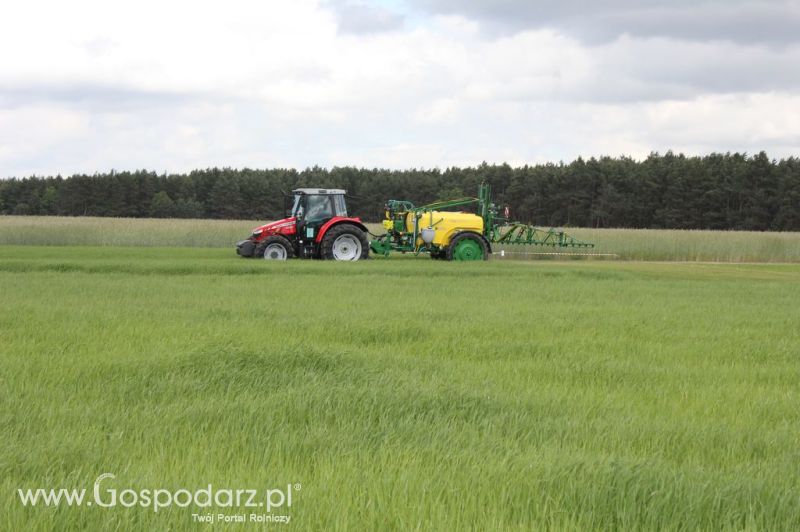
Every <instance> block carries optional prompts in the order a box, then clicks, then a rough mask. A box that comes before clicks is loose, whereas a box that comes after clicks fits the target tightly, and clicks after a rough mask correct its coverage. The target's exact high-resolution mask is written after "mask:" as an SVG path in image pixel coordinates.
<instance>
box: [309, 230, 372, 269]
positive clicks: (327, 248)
mask: <svg viewBox="0 0 800 532" xmlns="http://www.w3.org/2000/svg"><path fill="white" fill-rule="evenodd" d="M320 251H321V254H322V258H323V259H326V260H362V259H366V258H368V257H369V242H367V235H366V234H364V231H362V230H361V229H359V228H358V227H356V226H355V225H353V224H340V225H334V226H333V227H331V228H330V229H328V232H327V233H325V237H324V238H323V239H322V246H321V250H320Z"/></svg>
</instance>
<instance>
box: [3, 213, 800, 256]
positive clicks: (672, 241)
mask: <svg viewBox="0 0 800 532" xmlns="http://www.w3.org/2000/svg"><path fill="white" fill-rule="evenodd" d="M263 223H264V222H263V221H255V220H253V221H247V220H162V219H135V218H90V217H83V218H80V217H79V218H71V217H46V216H2V217H0V245H2V244H11V245H15V244H23V245H24V244H33V245H47V246H67V245H84V246H151V247H172V246H174V247H231V246H233V244H234V242H236V241H237V240H241V239H242V238H245V237H247V236H248V235H249V234H250V231H251V230H252V229H253V228H254V227H257V226H259V225H261V224H263ZM368 225H369V227H370V230H371V231H372V232H373V233H376V234H380V233H383V228H382V227H381V226H380V224H368ZM567 232H568V233H569V234H572V235H574V236H575V237H577V238H579V239H581V240H584V241H587V242H592V243H594V244H595V247H594V248H592V249H574V250H573V249H553V248H543V247H538V246H505V247H500V246H498V247H497V249H496V250H497V251H499V250H500V249H506V250H508V251H512V252H513V253H511V254H509V255H508V256H507V257H506V258H507V259H511V260H514V259H528V258H531V259H536V258H548V257H550V256H549V255H547V254H548V253H553V252H562V253H573V252H574V253H595V254H609V255H612V256H613V257H612V258H617V259H620V260H648V261H711V262H800V233H759V232H753V231H683V230H653V229H581V228H575V229H567Z"/></svg>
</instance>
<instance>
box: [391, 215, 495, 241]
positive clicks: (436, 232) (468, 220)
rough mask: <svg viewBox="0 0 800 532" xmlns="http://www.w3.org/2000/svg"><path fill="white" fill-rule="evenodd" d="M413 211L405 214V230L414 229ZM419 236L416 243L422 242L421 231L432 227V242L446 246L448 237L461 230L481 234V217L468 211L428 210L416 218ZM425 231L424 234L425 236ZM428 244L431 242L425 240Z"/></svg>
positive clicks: (410, 230)
mask: <svg viewBox="0 0 800 532" xmlns="http://www.w3.org/2000/svg"><path fill="white" fill-rule="evenodd" d="M414 220H415V217H414V213H413V212H410V213H408V215H407V216H406V231H408V232H412V231H414ZM417 223H418V224H419V226H418V229H417V231H418V232H419V235H420V236H419V238H418V239H417V244H418V245H421V244H422V243H423V231H425V230H426V229H428V228H431V229H433V240H432V243H433V244H437V245H439V246H447V245H448V244H449V243H450V239H451V238H453V237H454V236H455V235H456V234H457V233H460V232H461V231H472V232H475V233H478V234H483V218H481V217H480V216H478V215H476V214H472V213H469V212H448V211H428V212H425V213H423V214H422V216H421V217H420V218H419V219H418V220H417ZM427 233H428V232H427V231H426V236H427ZM427 243H428V244H430V243H431V242H427Z"/></svg>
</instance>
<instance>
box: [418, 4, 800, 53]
mask: <svg viewBox="0 0 800 532" xmlns="http://www.w3.org/2000/svg"><path fill="white" fill-rule="evenodd" d="M411 1H412V3H413V4H414V5H415V6H417V7H418V8H420V9H423V10H426V11H429V12H431V13H440V14H448V15H462V16H465V17H468V18H471V19H474V20H477V21H480V22H481V24H483V25H484V26H485V27H486V28H488V29H490V30H492V31H495V32H499V33H507V32H517V31H523V30H526V29H536V28H556V29H559V30H562V31H565V32H567V33H569V34H571V35H573V36H576V37H577V38H579V39H581V40H582V41H584V42H590V43H598V42H608V41H611V40H614V39H616V38H617V37H619V36H621V35H632V36H636V37H671V38H676V39H683V40H699V41H706V40H726V41H731V42H736V43H744V44H751V43H768V44H776V45H784V44H788V43H797V42H800V34H799V33H798V31H797V28H798V27H800V4H798V3H797V2H796V1H792V0H789V1H787V0H761V1H758V2H756V1H752V0H700V1H691V0H671V1H667V0H596V1H593V2H586V1H584V0H539V1H531V0H411Z"/></svg>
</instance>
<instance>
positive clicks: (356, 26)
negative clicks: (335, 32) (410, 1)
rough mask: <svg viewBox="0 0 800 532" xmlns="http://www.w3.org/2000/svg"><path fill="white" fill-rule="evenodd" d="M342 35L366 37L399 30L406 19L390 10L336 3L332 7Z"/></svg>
mask: <svg viewBox="0 0 800 532" xmlns="http://www.w3.org/2000/svg"><path fill="white" fill-rule="evenodd" d="M332 7H333V10H334V13H335V14H336V21H337V24H338V27H339V31H340V32H341V33H349V34H354V35H366V34H370V33H382V32H387V31H394V30H399V29H401V28H402V27H403V24H404V17H403V16H402V15H400V14H398V13H395V12H393V11H390V10H388V9H385V8H382V7H376V6H370V5H367V4H362V3H355V2H347V1H345V2H336V3H334V4H333V5H332Z"/></svg>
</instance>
